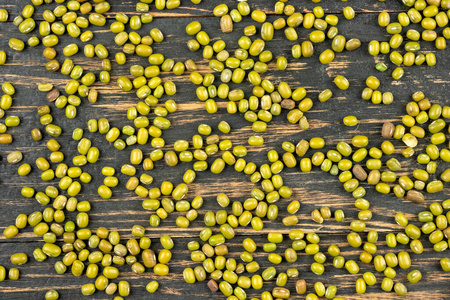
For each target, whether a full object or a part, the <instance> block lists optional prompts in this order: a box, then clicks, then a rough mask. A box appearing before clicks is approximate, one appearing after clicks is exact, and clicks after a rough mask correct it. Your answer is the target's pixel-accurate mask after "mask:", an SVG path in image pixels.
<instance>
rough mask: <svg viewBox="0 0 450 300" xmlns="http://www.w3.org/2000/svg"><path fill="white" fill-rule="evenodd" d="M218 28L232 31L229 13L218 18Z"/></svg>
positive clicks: (224, 31)
mask: <svg viewBox="0 0 450 300" xmlns="http://www.w3.org/2000/svg"><path fill="white" fill-rule="evenodd" d="M220 29H221V30H222V32H223V33H228V32H232V31H233V20H232V19H231V17H230V15H223V16H222V17H221V18H220Z"/></svg>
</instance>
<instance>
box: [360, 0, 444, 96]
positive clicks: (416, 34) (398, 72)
mask: <svg viewBox="0 0 450 300" xmlns="http://www.w3.org/2000/svg"><path fill="white" fill-rule="evenodd" d="M402 2H403V4H405V5H406V6H407V7H408V8H409V9H408V11H407V12H402V13H399V14H398V15H397V22H394V21H392V20H391V16H390V15H389V13H388V12H382V13H380V14H379V15H378V24H379V25H380V26H381V27H385V28H386V32H387V33H388V34H391V35H392V36H391V38H390V40H389V42H379V41H376V40H373V41H371V42H370V43H369V48H368V50H369V53H370V54H371V55H373V56H376V55H378V54H380V53H381V54H389V59H390V61H391V62H392V63H393V64H394V65H396V66H397V67H396V68H395V69H394V70H393V71H392V78H393V79H395V80H399V79H400V78H402V77H403V75H404V73H405V72H404V70H403V68H402V67H401V65H403V66H405V67H409V66H412V65H418V66H420V65H422V64H423V63H426V64H427V65H428V66H434V65H436V56H435V54H434V53H433V52H428V53H425V52H424V53H420V52H419V51H420V50H421V49H422V48H423V45H424V44H425V43H421V41H423V42H434V44H435V48H436V49H438V50H443V49H445V48H446V47H447V41H446V40H447V39H449V38H450V28H449V27H448V26H447V25H448V19H449V17H450V13H449V10H448V9H449V8H450V2H449V1H447V0H431V1H430V0H427V1H425V0H417V1H416V0H402ZM419 23H420V29H422V31H419V30H416V29H414V28H410V29H408V30H407V32H406V38H407V39H408V41H404V39H403V36H402V35H401V33H402V31H403V29H404V28H407V27H409V26H411V27H414V26H413V25H414V24H419ZM440 28H444V29H443V30H441V32H439V31H438V29H440ZM440 34H442V36H439V35H440ZM402 45H403V48H404V51H405V53H404V54H403V55H402V54H401V53H400V52H399V51H400V50H399V51H398V50H397V49H400V48H401V47H402ZM391 50H392V51H391ZM422 52H423V51H422ZM377 70H379V71H381V72H384V71H386V70H387V67H386V65H384V64H378V65H377ZM363 98H364V97H363Z"/></svg>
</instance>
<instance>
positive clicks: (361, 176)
mask: <svg viewBox="0 0 450 300" xmlns="http://www.w3.org/2000/svg"><path fill="white" fill-rule="evenodd" d="M352 172H353V175H355V177H356V179H358V180H359V181H364V180H366V179H367V172H366V171H365V170H364V169H363V167H361V166H360V165H354V166H353V169H352Z"/></svg>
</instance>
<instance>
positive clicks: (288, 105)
mask: <svg viewBox="0 0 450 300" xmlns="http://www.w3.org/2000/svg"><path fill="white" fill-rule="evenodd" d="M281 107H282V108H285V109H289V110H290V109H294V108H295V101H294V100H291V99H284V100H283V101H281Z"/></svg>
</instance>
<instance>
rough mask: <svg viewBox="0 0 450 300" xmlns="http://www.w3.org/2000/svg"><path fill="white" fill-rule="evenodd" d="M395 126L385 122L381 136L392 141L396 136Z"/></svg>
mask: <svg viewBox="0 0 450 300" xmlns="http://www.w3.org/2000/svg"><path fill="white" fill-rule="evenodd" d="M394 130H395V126H394V124H392V123H391V122H384V124H383V128H382V129H381V136H382V137H384V138H386V139H390V138H392V136H393V135H394Z"/></svg>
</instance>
